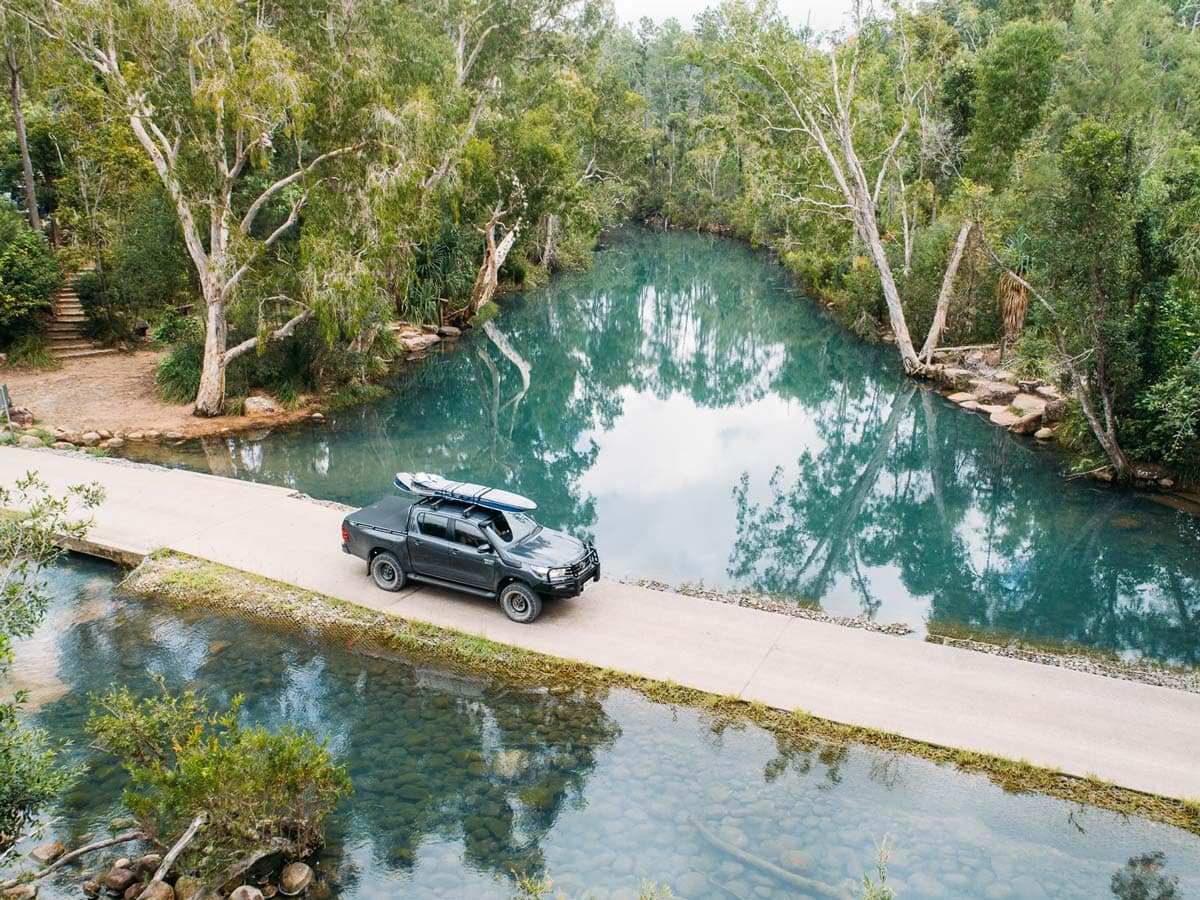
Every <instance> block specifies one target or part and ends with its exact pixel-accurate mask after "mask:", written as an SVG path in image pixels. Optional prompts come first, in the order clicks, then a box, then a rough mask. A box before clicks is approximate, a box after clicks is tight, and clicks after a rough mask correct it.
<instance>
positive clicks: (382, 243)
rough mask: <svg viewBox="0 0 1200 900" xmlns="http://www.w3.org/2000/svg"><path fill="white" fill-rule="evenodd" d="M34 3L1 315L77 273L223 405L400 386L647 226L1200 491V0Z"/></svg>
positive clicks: (85, 291) (81, 285)
mask: <svg viewBox="0 0 1200 900" xmlns="http://www.w3.org/2000/svg"><path fill="white" fill-rule="evenodd" d="M162 9H163V8H162V5H161V4H156V3H153V2H145V0H141V2H139V0H98V2H93V3H87V4H82V3H67V4H64V3H58V2H49V0H41V2H35V0H0V14H2V16H3V28H4V31H3V33H4V40H5V46H4V48H3V49H4V54H5V66H6V74H7V75H8V76H9V77H8V79H7V81H8V86H9V103H8V104H7V107H8V113H7V115H6V116H5V117H4V118H3V119H0V169H2V172H0V178H2V179H3V186H2V187H0V190H3V191H7V192H8V193H9V194H10V195H11V197H12V200H11V201H3V202H4V204H5V205H4V206H3V207H0V332H2V333H3V341H4V342H5V343H6V344H9V345H10V346H11V351H12V352H11V355H10V358H11V359H12V360H13V361H14V362H15V361H19V360H21V359H23V358H25V359H28V358H34V359H36V358H37V356H38V353H37V339H36V337H35V333H36V331H37V328H38V322H39V316H40V315H41V314H42V313H43V312H44V310H45V309H46V307H47V305H48V303H49V300H48V298H49V295H50V293H51V292H52V291H53V290H54V288H55V287H56V286H57V285H58V284H59V283H60V281H61V280H62V279H63V278H65V277H68V274H67V273H75V274H73V276H72V277H74V279H75V282H76V284H77V287H78V290H79V292H80V295H81V298H82V299H83V302H84V305H85V307H86V309H87V311H88V316H89V322H90V327H91V328H92V330H93V332H94V333H95V335H96V336H97V337H98V338H99V339H102V340H106V341H110V342H122V341H128V340H129V339H130V338H131V336H132V334H133V332H134V331H135V330H136V329H137V328H138V326H139V324H141V323H149V325H150V330H151V335H152V337H153V339H154V340H155V341H157V342H158V343H160V344H161V345H163V346H168V347H171V348H172V349H171V353H170V355H169V356H168V357H166V359H165V360H164V362H163V364H162V368H161V369H160V371H159V381H160V384H161V386H162V389H163V392H164V394H165V395H166V396H168V397H173V398H175V399H177V400H180V401H191V400H193V399H194V400H195V403H196V411H197V413H199V414H204V415H215V414H218V413H220V412H221V411H222V410H223V409H225V408H227V407H228V405H229V403H230V401H231V400H232V399H234V398H236V397H238V396H241V395H244V394H246V393H247V392H248V391H249V390H250V389H251V388H252V387H266V388H268V389H270V390H272V391H274V392H276V393H277V395H279V396H280V397H285V398H286V397H287V396H295V395H296V394H298V393H299V392H301V391H306V390H313V389H316V388H318V387H320V388H328V387H329V386H336V385H344V384H360V383H365V382H368V381H369V380H370V379H371V378H372V377H375V376H377V375H378V374H379V373H381V372H382V371H384V370H385V369H386V366H387V363H388V361H389V360H390V359H391V358H392V357H393V356H394V355H395V353H396V348H395V345H394V338H393V337H392V334H391V332H390V331H389V329H388V328H387V324H388V323H389V322H392V321H396V320H405V321H409V322H434V323H439V324H462V323H464V322H467V321H469V320H471V319H472V318H473V317H475V316H477V314H479V312H480V311H481V309H483V308H484V307H485V305H486V304H487V303H489V302H490V301H491V300H492V298H493V295H494V294H495V293H496V292H497V291H498V290H507V289H514V288H516V289H519V288H522V287H526V286H530V285H532V284H536V283H537V282H538V281H539V280H541V279H544V278H545V277H546V276H547V275H548V274H549V273H551V272H553V271H555V270H559V269H569V268H578V267H583V266H586V265H587V264H588V261H589V257H590V253H591V249H592V247H593V246H594V244H595V242H596V240H597V237H598V236H599V235H600V233H601V232H602V230H603V229H604V228H605V227H607V226H610V225H612V224H615V223H617V222H619V221H622V220H626V219H631V218H632V219H637V220H643V221H651V222H654V223H656V224H659V225H662V226H664V227H675V228H687V229H700V230H709V231H714V232H720V233H728V234H732V235H734V236H737V237H739V238H742V239H744V240H747V241H749V242H751V243H752V244H754V245H756V246H763V247H766V248H770V249H771V250H772V251H774V252H775V253H777V254H778V255H779V257H780V258H781V259H782V260H783V261H784V263H785V264H786V265H787V267H788V268H789V269H790V270H791V271H792V273H793V274H794V275H795V276H796V277H797V278H798V279H799V280H800V282H801V283H802V284H803V286H804V287H805V289H806V290H808V291H809V292H810V293H812V294H814V295H815V296H817V297H818V298H820V299H821V300H822V301H823V302H824V303H826V304H827V305H828V306H829V307H830V308H831V309H832V310H833V311H834V312H835V313H836V315H837V316H838V317H839V318H840V319H841V320H842V321H843V322H844V323H845V325H846V326H847V327H849V328H852V329H854V330H855V331H857V332H859V333H860V334H862V335H863V336H864V337H868V338H873V339H885V338H886V339H887V340H889V341H890V342H892V343H893V344H894V345H895V348H896V352H897V356H898V360H897V361H898V363H899V365H901V366H903V368H904V369H905V370H906V371H907V372H909V373H911V374H913V375H914V376H917V377H920V376H922V375H925V374H928V373H929V370H930V368H931V366H933V365H934V355H933V354H934V351H935V350H936V349H937V348H938V347H939V346H946V345H953V346H964V345H977V344H998V345H1000V347H1001V350H1002V353H1003V354H1004V361H1005V363H1006V365H1008V366H1010V367H1011V368H1013V369H1015V370H1016V371H1017V372H1018V373H1022V374H1025V375H1029V376H1035V375H1036V376H1039V377H1042V378H1045V379H1047V380H1050V381H1053V382H1056V383H1058V384H1059V385H1061V386H1062V387H1063V388H1064V389H1065V390H1066V391H1068V392H1069V393H1070V395H1071V396H1072V398H1073V401H1072V404H1071V410H1070V413H1069V420H1068V422H1067V424H1066V426H1064V427H1063V428H1061V429H1060V431H1061V432H1062V437H1063V439H1065V441H1066V442H1067V443H1069V444H1071V445H1072V446H1073V447H1074V448H1075V450H1076V451H1077V452H1078V465H1079V467H1080V468H1094V467H1097V466H1101V465H1103V466H1106V467H1109V470H1110V471H1111V472H1112V473H1113V474H1114V475H1115V476H1116V477H1118V478H1125V477H1128V476H1129V475H1130V474H1131V472H1132V470H1133V465H1132V463H1131V462H1130V460H1133V459H1137V460H1146V461H1159V462H1164V463H1166V464H1168V465H1169V466H1172V467H1174V468H1175V469H1177V470H1179V471H1181V472H1182V473H1183V474H1184V475H1185V476H1190V477H1192V478H1195V477H1196V476H1197V475H1198V474H1200V430H1198V429H1200V143H1198V141H1197V136H1198V135H1200V96H1198V95H1200V3H1198V2H1196V0H1123V2H1119V3H1118V2H1111V0H1080V2H1077V3H1074V4H1071V3H1068V2H1064V0H1051V2H1037V0H977V2H971V0H937V2H922V3H915V4H909V3H906V4H895V5H891V6H886V7H880V8H870V7H868V6H867V5H865V4H863V5H860V6H859V7H858V8H857V9H856V10H855V11H854V12H853V13H852V15H851V16H850V17H849V18H848V24H847V27H846V29H845V30H844V31H842V32H840V33H836V34H832V35H818V34H812V33H810V32H808V31H807V30H806V29H804V28H801V27H797V26H796V25H795V24H794V23H789V22H788V20H786V19H785V18H784V17H782V16H781V15H780V14H779V12H778V11H777V10H776V9H775V8H774V7H773V6H772V5H770V4H753V5H752V4H747V3H744V2H737V3H725V4H722V5H720V6H717V7H714V8H712V9H710V10H708V11H707V12H705V13H704V14H702V15H701V16H699V17H698V18H697V19H696V21H695V23H694V25H693V26H692V27H690V28H688V27H685V26H682V25H680V24H679V23H676V22H674V21H668V22H666V23H665V24H662V25H655V24H654V23H653V22H651V21H649V20H643V21H642V22H641V23H639V24H638V25H636V26H630V25H624V24H621V23H620V22H618V21H617V19H616V16H615V13H614V11H613V9H612V7H611V5H610V4H607V3H605V2H586V0H585V2H567V0H498V2H483V0H466V2H459V0H438V2H433V0H430V2H413V3H400V2H394V0H338V2H316V3H303V4H296V3H292V2H289V0H282V2H271V3H242V2H235V0H189V2H182V0H181V2H177V3H173V4H171V12H172V14H173V15H172V18H171V20H170V21H168V20H167V17H165V16H163V15H161V13H162Z"/></svg>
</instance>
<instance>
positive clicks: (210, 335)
mask: <svg viewBox="0 0 1200 900" xmlns="http://www.w3.org/2000/svg"><path fill="white" fill-rule="evenodd" d="M303 6H304V8H303V9H301V8H299V6H297V5H295V4H289V3H286V2H285V3H280V4H272V5H268V4H244V3H239V2H237V0H185V2H179V3H174V4H172V6H171V10H170V14H169V15H164V10H163V8H162V6H161V5H160V4H157V3H152V2H148V0H99V2H95V3H87V4H81V3H61V2H53V0H43V2H40V3H32V4H30V5H29V6H28V7H27V8H25V9H22V8H19V7H11V8H10V10H9V12H10V15H17V16H20V17H22V18H23V19H24V20H25V21H26V22H28V23H29V25H30V26H31V27H32V28H33V29H35V30H36V31H38V32H40V33H41V34H42V35H44V36H45V37H46V38H48V39H49V40H51V41H53V42H55V43H57V44H59V45H61V46H62V47H65V48H67V49H68V50H70V51H71V52H72V53H73V55H74V56H75V57H76V58H77V59H78V60H80V61H81V62H82V63H83V64H84V65H85V66H86V67H87V68H88V69H90V70H91V72H92V73H93V77H97V78H98V79H99V80H100V83H101V84H102V85H103V91H104V93H105V94H106V97H107V99H108V101H109V103H110V104H111V105H113V106H115V107H116V111H117V113H118V114H119V115H120V116H121V117H122V118H124V119H125V120H126V121H127V122H128V125H129V128H130V129H131V131H132V133H133V135H134V137H135V139H136V141H137V144H138V145H139V146H140V148H141V150H142V151H143V152H144V153H145V154H146V157H147V158H148V159H149V160H150V162H151V164H152V165H153V168H154V171H155V173H156V174H157V176H158V178H159V180H160V181H161V183H162V186H163V187H164V188H165V190H166V192H167V194H168V195H169V196H170V198H171V202H172V204H173V206H174V209H175V213H176V215H177V217H178V219H179V226H180V229H181V231H182V234H183V240H184V243H185V245H186V247H187V253H188V256H189V258H190V260H191V264H192V266H193V267H194V268H195V271H196V276H197V280H198V283H199V287H200V292H201V294H202V296H203V299H204V306H205V321H206V324H205V344H204V364H203V371H202V374H201V378H200V388H199V392H198V394H197V396H196V405H195V412H196V414H197V415H201V416H212V415H218V414H219V413H220V412H221V411H222V407H223V405H224V397H225V370H226V367H227V366H228V365H229V363H231V362H232V361H233V360H234V359H236V358H237V357H238V356H241V355H242V354H245V353H248V352H250V351H251V350H256V349H258V348H259V346H260V345H261V344H265V343H266V342H267V341H272V340H280V339H283V338H286V337H287V336H289V335H291V334H292V333H293V332H294V331H295V329H296V328H297V326H299V325H300V324H301V323H303V322H305V321H306V320H308V319H309V318H311V317H313V316H314V314H316V313H317V312H318V311H319V310H318V306H319V304H320V303H321V302H328V298H320V297H316V296H314V295H313V294H312V293H311V292H309V291H307V290H306V289H305V285H304V283H303V279H300V283H299V284H297V283H296V279H291V280H290V283H289V280H288V279H286V278H285V279H283V281H284V284H285V285H287V287H286V288H285V289H281V290H277V291H275V292H274V293H271V294H270V295H269V296H259V297H257V298H254V299H255V300H256V303H257V314H256V318H257V320H258V329H257V333H256V334H255V335H254V336H252V337H250V338H247V339H246V340H244V341H241V342H240V343H238V344H236V345H234V346H232V347H231V346H229V343H228V341H229V319H230V313H231V311H232V310H233V308H234V306H235V304H236V303H238V302H239V300H241V301H243V302H247V303H248V302H250V301H251V298H249V297H243V296H241V295H242V294H243V293H249V292H248V291H246V288H247V285H248V284H249V283H250V282H255V281H259V280H260V279H261V277H262V275H263V271H264V270H265V269H267V268H268V267H269V266H270V265H271V264H276V265H279V266H282V267H284V268H285V269H286V268H287V267H289V266H291V265H293V262H292V261H291V258H290V255H289V254H283V253H280V252H279V251H280V249H281V246H282V244H283V243H284V242H285V239H286V238H288V236H289V235H291V234H292V233H293V230H294V229H295V228H296V226H297V224H298V223H299V222H300V219H301V214H302V212H303V210H304V208H305V205H306V204H307V203H308V201H309V198H310V196H311V194H312V191H313V188H314V187H315V186H316V185H317V183H318V182H319V181H320V180H321V179H322V178H323V177H325V176H327V175H328V174H329V173H330V171H331V169H332V166H333V163H334V162H335V160H338V159H339V158H344V157H348V156H351V155H352V154H354V153H356V151H358V150H359V149H360V148H361V137H360V136H359V135H358V134H355V136H354V137H353V138H350V139H347V138H345V134H347V133H351V132H348V131H347V130H344V129H343V128H342V127H341V126H343V125H345V124H346V123H345V121H344V120H345V118H346V117H344V116H343V110H342V108H341V104H340V103H339V100H338V91H337V87H338V79H337V78H335V77H334V76H335V75H337V74H338V70H337V67H336V66H335V65H332V64H327V62H328V61H329V60H331V59H334V60H336V59H337V58H338V57H339V53H340V52H341V50H342V49H343V48H340V47H339V46H338V44H339V41H341V40H343V39H344V38H345V36H346V34H347V33H349V32H348V28H347V26H348V24H349V22H348V20H349V19H352V18H353V15H354V14H355V10H354V9H346V8H343V7H341V6H337V7H336V8H334V7H331V8H329V9H326V10H321V9H314V8H312V7H311V5H309V4H304V5H303ZM351 6H353V4H351ZM306 29H307V30H306ZM360 133H361V132H360ZM360 133H359V134H360ZM256 293H259V292H257V291H256ZM260 293H263V294H266V293H267V291H266V290H262V291H261V292H260Z"/></svg>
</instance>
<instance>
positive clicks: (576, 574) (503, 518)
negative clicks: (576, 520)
mask: <svg viewBox="0 0 1200 900" xmlns="http://www.w3.org/2000/svg"><path fill="white" fill-rule="evenodd" d="M342 550H343V551H345V552H346V553H350V554H353V555H354V556H357V557H359V558H361V559H365V560H366V561H367V565H368V568H369V571H370V573H371V577H372V578H373V579H374V580H375V584H377V585H378V586H379V587H381V588H383V590H385V591H398V590H400V589H401V588H403V587H404V585H405V584H406V583H407V582H408V581H410V580H411V581H418V582H421V583H424V584H433V585H439V586H441V587H448V588H454V589H455V590H460V591H465V592H467V593H469V594H476V595H478V596H480V597H491V598H499V600H500V606H501V607H502V608H503V610H504V612H505V614H506V615H507V616H508V617H509V618H510V619H512V620H513V621H514V622H522V623H526V622H532V621H533V620H534V619H536V618H537V617H538V616H539V615H540V614H541V611H542V600H543V599H545V598H551V597H574V596H576V595H578V594H579V593H580V592H582V591H583V586H584V585H585V584H586V583H587V582H588V581H589V580H596V581H599V580H600V557H599V555H597V553H596V548H595V547H593V546H592V545H591V544H585V543H584V542H583V541H580V540H577V539H576V538H573V537H571V536H570V535H568V534H563V533H562V532H561V531H554V530H553V529H550V528H543V527H542V526H541V525H538V524H537V523H536V522H534V521H533V520H532V519H530V518H529V517H528V516H526V515H524V514H523V513H519V512H511V511H501V510H496V509H489V508H486V507H481V506H479V505H476V504H472V503H470V502H468V501H458V500H446V499H443V498H431V497H420V498H417V497H403V496H399V497H385V498H384V499H383V500H380V501H379V502H378V503H374V504H372V505H371V506H368V507H365V508H364V509H360V510H358V511H357V512H352V513H350V515H348V516H346V518H345V520H343V522H342Z"/></svg>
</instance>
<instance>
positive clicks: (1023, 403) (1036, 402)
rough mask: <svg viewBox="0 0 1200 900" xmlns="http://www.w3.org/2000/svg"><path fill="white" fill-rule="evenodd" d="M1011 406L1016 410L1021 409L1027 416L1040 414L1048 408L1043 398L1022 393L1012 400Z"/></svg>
mask: <svg viewBox="0 0 1200 900" xmlns="http://www.w3.org/2000/svg"><path fill="white" fill-rule="evenodd" d="M1009 405H1010V406H1012V407H1014V408H1015V409H1019V410H1020V411H1021V412H1023V413H1025V414H1029V413H1031V412H1036V413H1040V412H1041V411H1042V410H1043V409H1045V408H1046V401H1045V400H1043V399H1042V398H1041V397H1038V396H1035V395H1034V394H1027V393H1025V392H1024V391H1022V392H1021V393H1019V394H1017V396H1015V397H1013V398H1012V401H1011V402H1010V403H1009Z"/></svg>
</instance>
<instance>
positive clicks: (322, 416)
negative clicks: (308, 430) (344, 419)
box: [309, 412, 325, 422]
mask: <svg viewBox="0 0 1200 900" xmlns="http://www.w3.org/2000/svg"><path fill="white" fill-rule="evenodd" d="M309 418H310V419H312V420H313V421H314V422H321V421H324V419H325V414H324V413H319V412H317V413H313V414H312V415H311V416H309Z"/></svg>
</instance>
